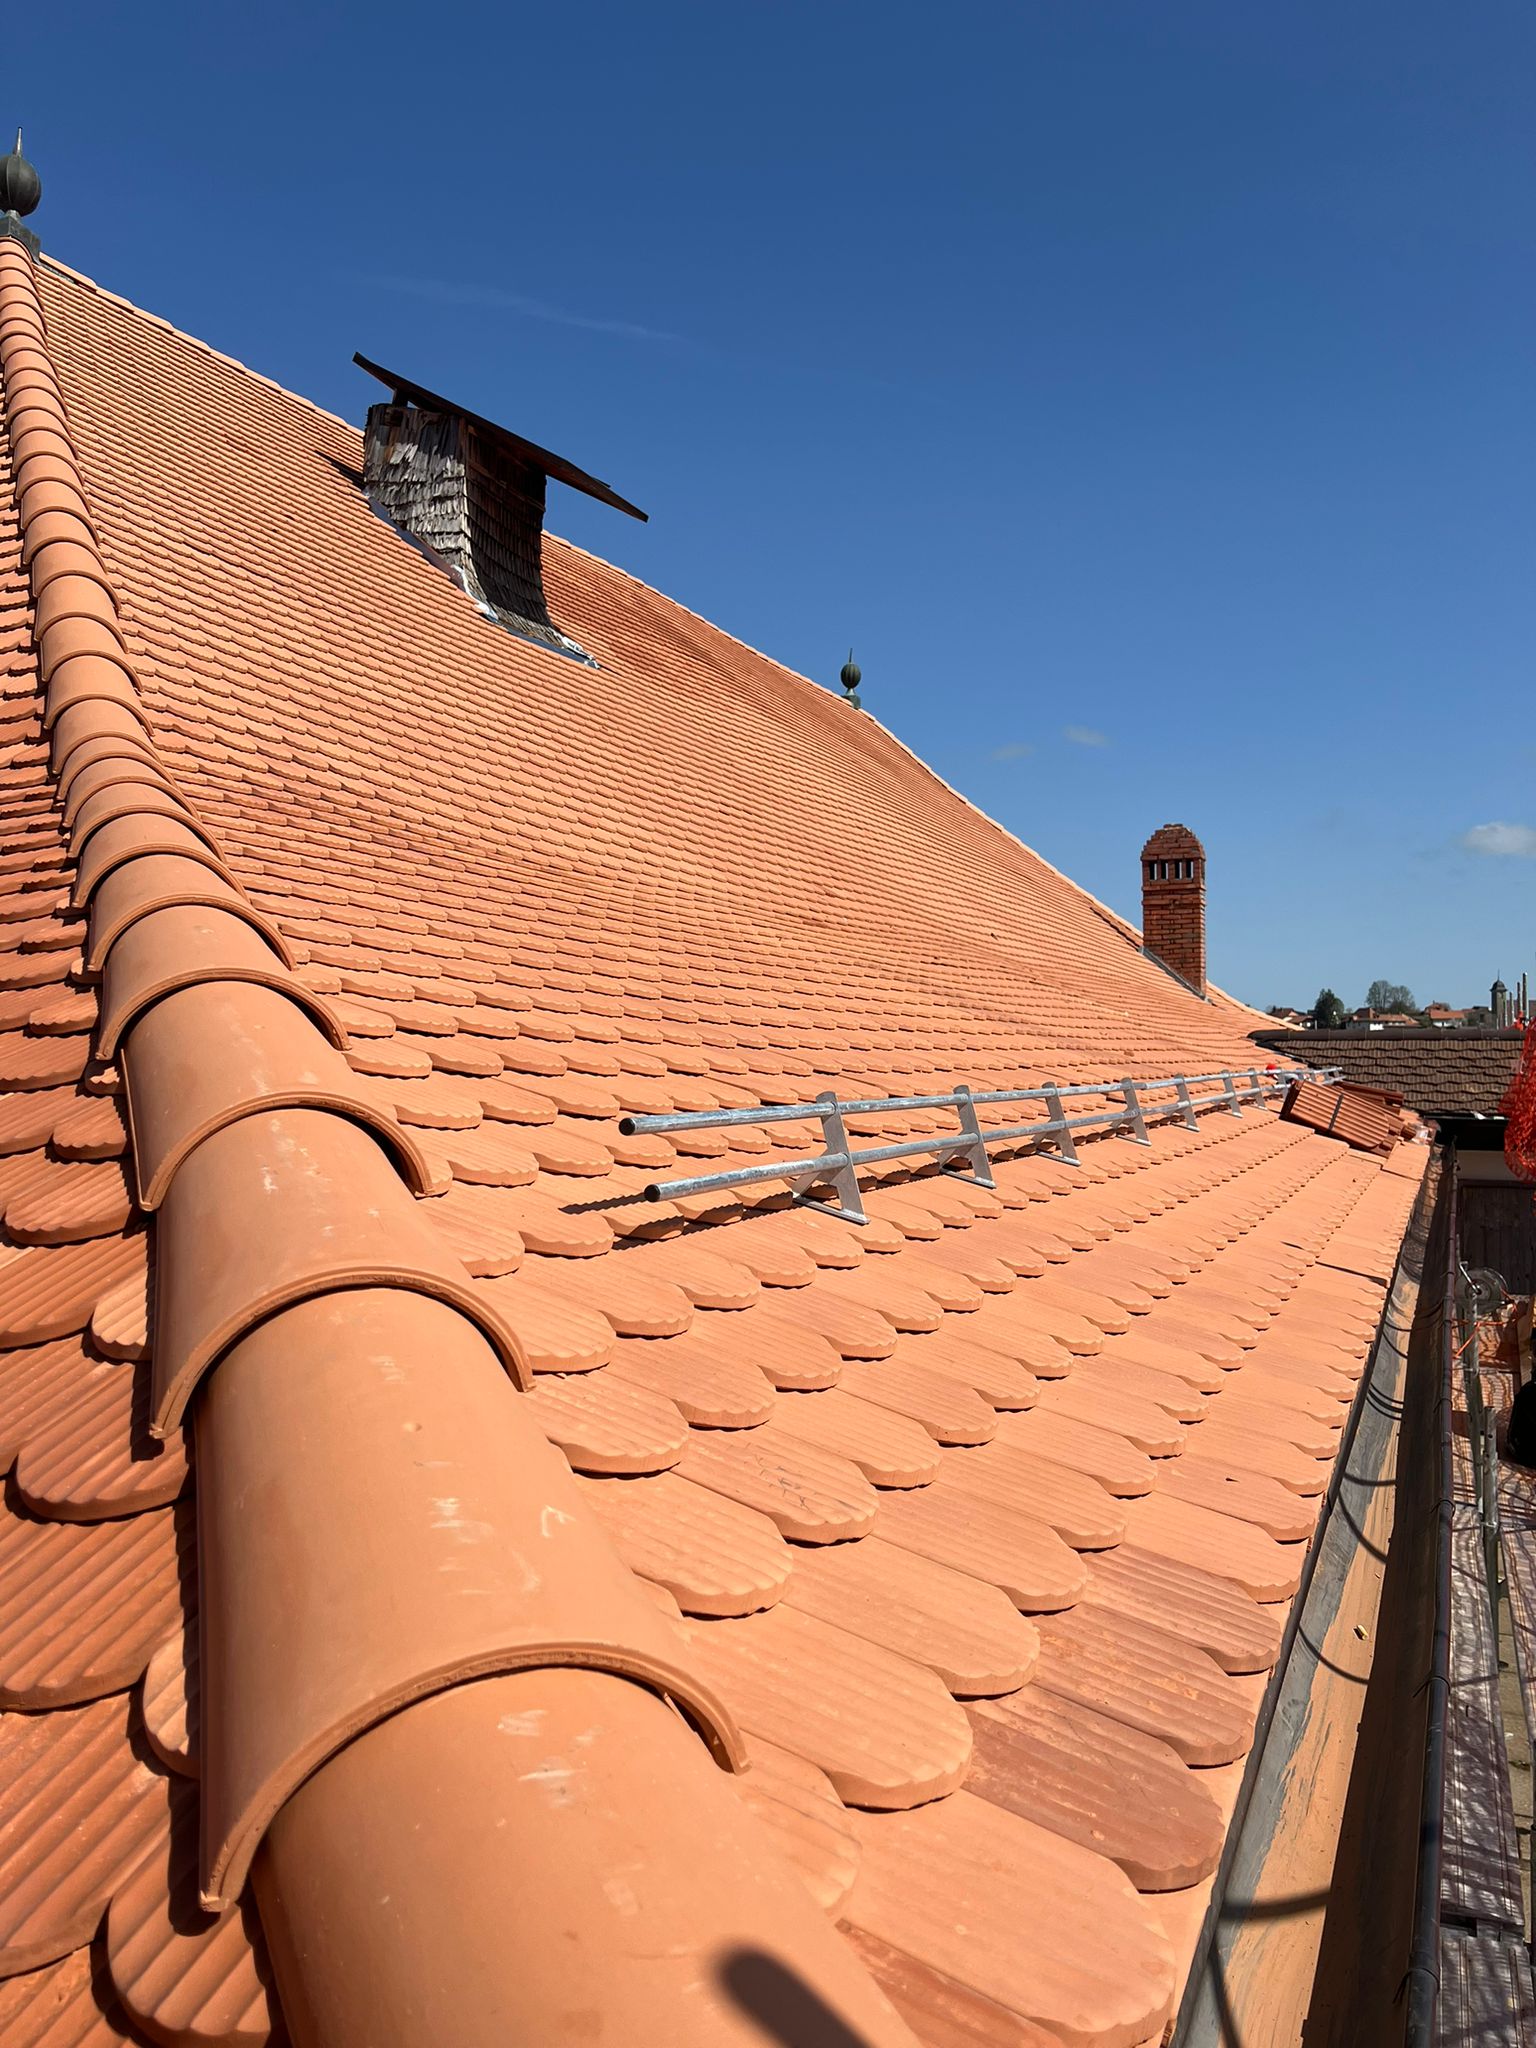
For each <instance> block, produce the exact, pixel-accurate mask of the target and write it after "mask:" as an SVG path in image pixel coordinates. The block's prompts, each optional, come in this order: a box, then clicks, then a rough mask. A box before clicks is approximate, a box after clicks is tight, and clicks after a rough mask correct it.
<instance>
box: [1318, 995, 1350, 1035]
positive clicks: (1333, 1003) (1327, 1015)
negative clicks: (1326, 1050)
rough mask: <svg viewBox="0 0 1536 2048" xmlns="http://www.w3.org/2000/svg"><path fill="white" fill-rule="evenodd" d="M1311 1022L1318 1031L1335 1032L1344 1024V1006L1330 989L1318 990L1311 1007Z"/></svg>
mask: <svg viewBox="0 0 1536 2048" xmlns="http://www.w3.org/2000/svg"><path fill="white" fill-rule="evenodd" d="M1312 1022H1313V1023H1314V1024H1315V1025H1316V1026H1317V1028H1318V1030H1319V1031H1337V1030H1338V1029H1339V1028H1340V1026H1341V1025H1342V1024H1343V1022H1344V1005H1343V1004H1342V1003H1341V1002H1340V1001H1339V999H1338V997H1337V996H1336V995H1335V994H1334V992H1333V990H1332V989H1331V988H1324V989H1319V990H1318V994H1317V1001H1316V1002H1315V1003H1314V1004H1313V1005H1312Z"/></svg>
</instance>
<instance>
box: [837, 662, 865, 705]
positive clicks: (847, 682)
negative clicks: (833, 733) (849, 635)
mask: <svg viewBox="0 0 1536 2048" xmlns="http://www.w3.org/2000/svg"><path fill="white" fill-rule="evenodd" d="M863 680H864V671H863V670H862V669H861V668H860V667H859V664H858V663H857V662H856V661H855V660H854V658H853V649H852V648H851V647H850V648H849V650H848V659H847V660H846V661H845V662H844V663H843V668H842V673H841V675H839V677H838V681H839V682H840V683H841V684H842V686H843V688H844V689H845V690H846V691H847V692H848V697H847V702H848V703H850V704H851V705H852V706H853V708H854V710H855V711H857V710H859V709H860V708H861V707H860V705H859V685H860V683H862V682H863Z"/></svg>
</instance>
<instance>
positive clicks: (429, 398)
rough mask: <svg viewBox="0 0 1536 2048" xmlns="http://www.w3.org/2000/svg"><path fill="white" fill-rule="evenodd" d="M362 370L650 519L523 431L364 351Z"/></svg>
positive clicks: (564, 480) (516, 454) (359, 356)
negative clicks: (388, 366)
mask: <svg viewBox="0 0 1536 2048" xmlns="http://www.w3.org/2000/svg"><path fill="white" fill-rule="evenodd" d="M352 360H353V362H354V363H356V364H357V366H358V368H359V369H360V370H366V371H367V372H368V374H369V376H370V377H377V378H378V380H379V382H380V383H381V384H387V385H388V386H389V387H390V388H391V390H392V391H393V392H394V394H395V397H396V398H397V399H402V400H406V401H408V402H409V403H410V404H412V405H419V406H422V407H423V408H424V409H426V410H427V411H429V412H448V413H457V415H458V416H459V418H460V419H463V420H468V421H469V422H470V424H471V425H472V426H474V427H476V428H478V429H479V431H480V432H481V433H482V434H484V435H486V436H487V437H488V438H489V439H490V440H491V441H493V442H495V443H497V444H499V445H500V446H501V447H502V448H504V449H505V451H506V452H507V454H508V455H510V456H512V457H513V458H514V459H515V460H516V461H518V462H526V463H528V464H530V465H531V466H532V467H533V468H534V469H540V470H542V471H543V472H544V474H545V476H549V477H553V478H554V480H555V481H556V483H561V484H569V485H570V487H571V489H572V490H573V491H584V492H585V493H586V495H587V496H588V497H589V498H596V499H598V500H599V501H600V502H601V503H602V504H604V505H611V506H612V507H613V508H614V510H615V511H616V512H627V513H628V514H629V516H630V518H631V519H641V520H647V521H648V520H649V518H650V514H649V513H647V512H642V511H641V510H640V507H639V506H638V505H631V504H630V502H629V500H628V499H627V498H621V497H620V496H619V494H618V492H617V491H616V490H614V489H612V487H611V486H610V485H608V484H605V483H602V482H600V481H599V479H598V478H597V477H595V476H588V474H587V472H586V471H585V470H584V469H578V468H577V467H576V465H575V463H574V462H567V461H566V459H565V457H564V456H563V455H555V454H552V453H551V452H550V450H549V449H548V448H541V447H539V445H538V443H537V442H536V441H525V440H524V439H523V437H522V435H521V434H514V433H513V432H512V431H511V430H510V429H509V428H507V427H499V426H498V425H497V424H496V422H495V421H494V420H488V419H486V418H485V416H484V415H483V414H482V413H478V412H471V411H470V409H469V407H468V406H467V405H458V404H455V402H454V401H453V399H451V398H444V397H442V396H441V395H440V394H439V393H438V392H436V391H429V390H428V389H427V387H426V385H425V384H418V383H416V382H415V381H414V379H412V378H410V377H402V376H399V375H398V374H397V373H396V372H395V371H394V370H386V369H385V368H384V366H383V364H382V363H375V362H370V361H369V359H368V357H367V356H365V355H364V354H363V353H362V352H361V350H359V351H358V352H357V353H355V354H354V355H353V357H352Z"/></svg>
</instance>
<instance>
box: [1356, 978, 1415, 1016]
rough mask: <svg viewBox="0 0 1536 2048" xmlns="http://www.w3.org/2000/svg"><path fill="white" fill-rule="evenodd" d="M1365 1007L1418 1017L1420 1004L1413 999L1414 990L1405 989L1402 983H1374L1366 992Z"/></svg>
mask: <svg viewBox="0 0 1536 2048" xmlns="http://www.w3.org/2000/svg"><path fill="white" fill-rule="evenodd" d="M1365 1007H1366V1008H1367V1009H1368V1010H1400V1011H1403V1012H1404V1013H1405V1014H1409V1015H1412V1016H1417V1015H1418V1011H1419V1006H1418V1004H1417V1003H1416V1002H1415V1001H1414V999H1413V990H1412V989H1411V988H1404V987H1403V984H1402V983H1401V982H1400V981H1373V982H1372V983H1371V985H1370V987H1369V988H1368V989H1367V990H1366V992H1365Z"/></svg>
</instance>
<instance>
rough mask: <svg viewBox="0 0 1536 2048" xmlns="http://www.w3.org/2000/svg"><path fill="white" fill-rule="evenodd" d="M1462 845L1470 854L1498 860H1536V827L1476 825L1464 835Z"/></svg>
mask: <svg viewBox="0 0 1536 2048" xmlns="http://www.w3.org/2000/svg"><path fill="white" fill-rule="evenodd" d="M1461 843H1462V845H1463V846H1464V847H1465V848H1466V850H1467V852H1468V853H1485V854H1490V855H1492V857H1493V858H1494V859H1496V860H1536V825H1503V824H1494V825H1474V826H1473V827H1472V829H1471V831H1470V832H1463V833H1462V835H1461Z"/></svg>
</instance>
